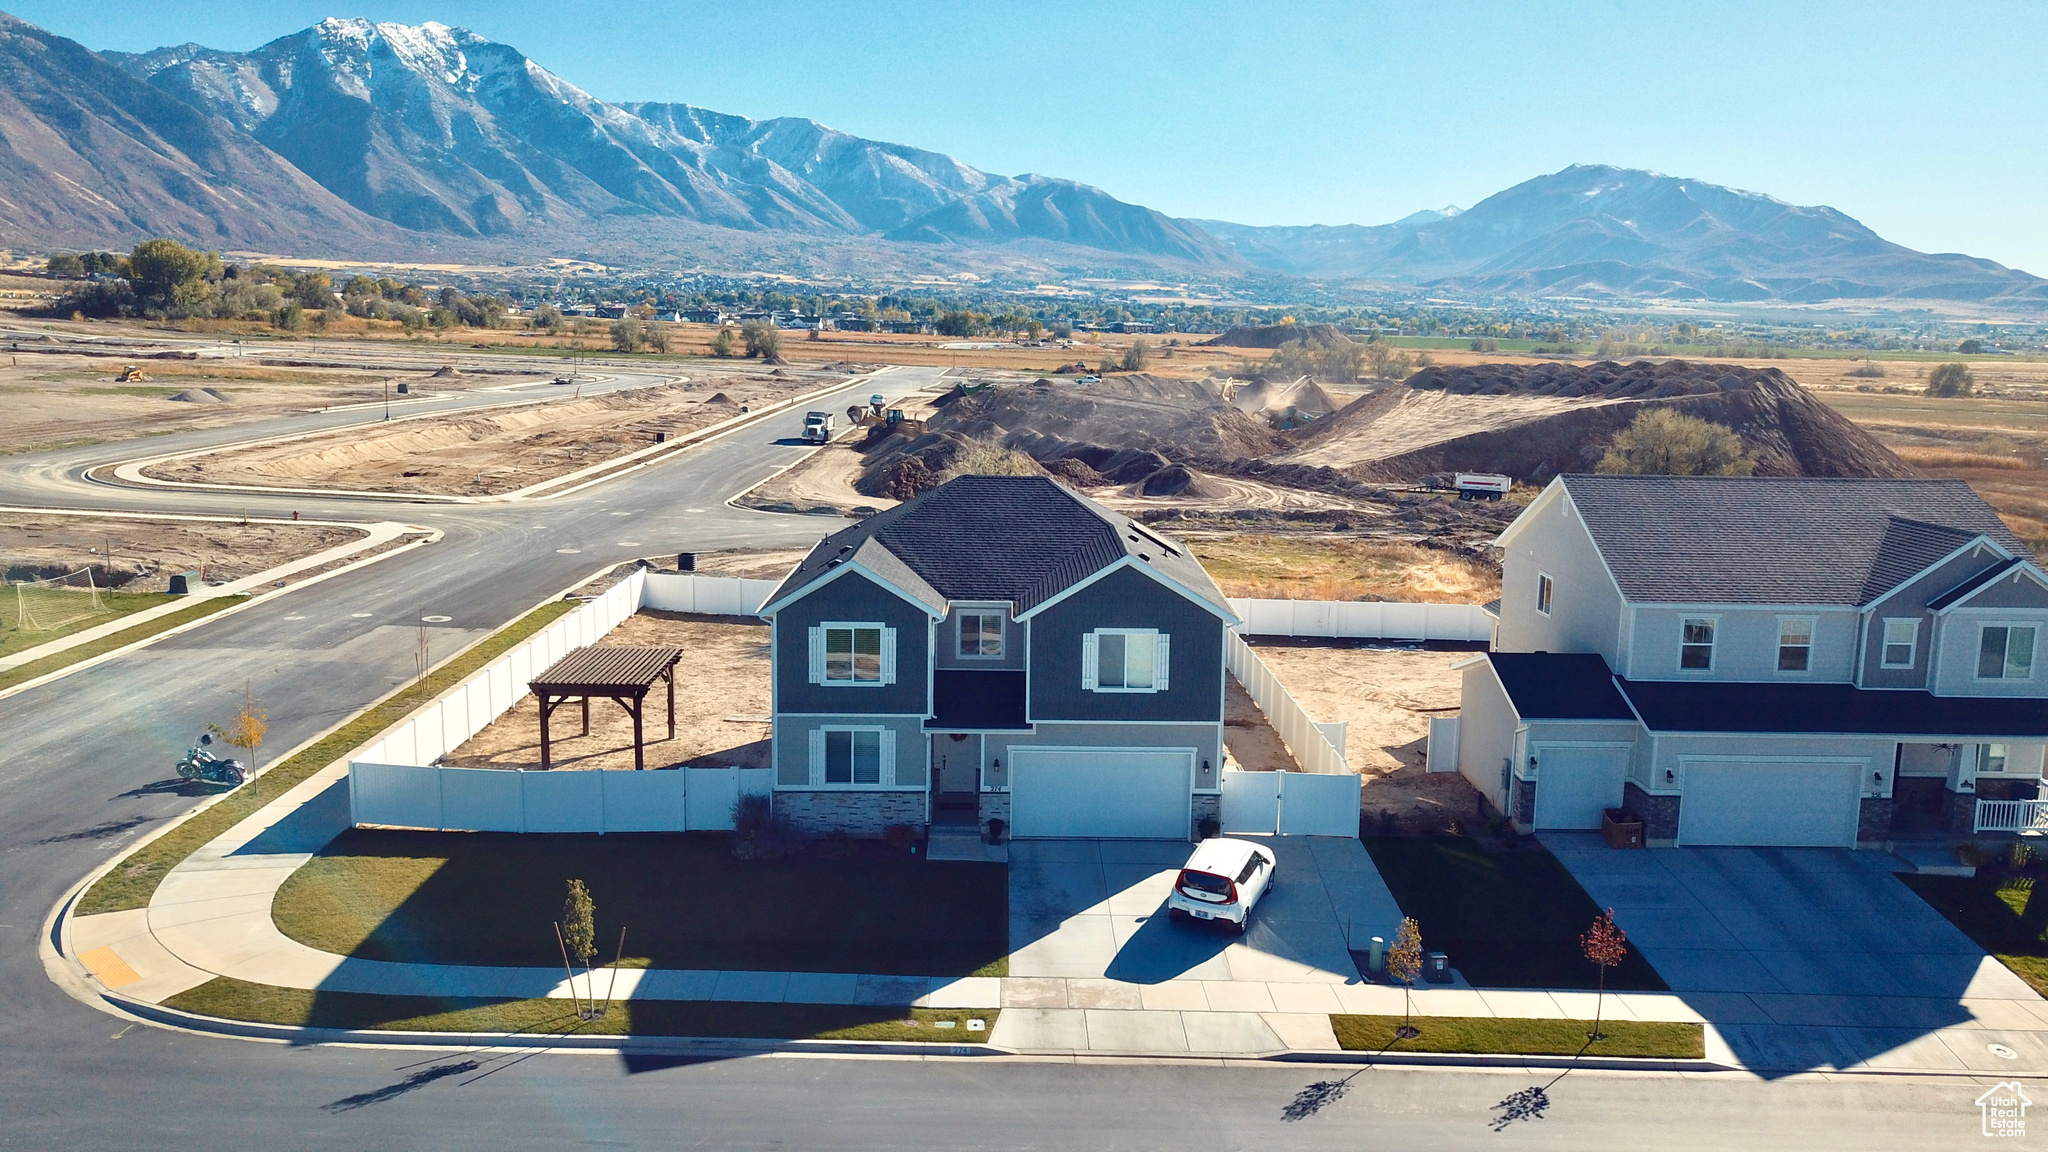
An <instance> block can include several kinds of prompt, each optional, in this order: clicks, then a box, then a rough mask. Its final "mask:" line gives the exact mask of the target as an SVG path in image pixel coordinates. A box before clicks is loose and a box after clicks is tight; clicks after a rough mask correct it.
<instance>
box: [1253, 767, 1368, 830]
mask: <svg viewBox="0 0 2048 1152" xmlns="http://www.w3.org/2000/svg"><path fill="white" fill-rule="evenodd" d="M1361 783H1362V781H1360V780H1359V778H1358V777H1356V776H1353V775H1349V774H1346V775H1342V776H1334V775H1323V776H1319V775H1315V774H1312V773H1306V772H1239V771H1237V770H1235V769H1230V770H1226V771H1225V772H1224V773H1223V821H1222V822H1223V830H1224V831H1225V832H1246V833H1252V834H1254V835H1270V836H1356V835H1358V797H1359V793H1360V785H1361Z"/></svg>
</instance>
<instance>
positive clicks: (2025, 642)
mask: <svg viewBox="0 0 2048 1152" xmlns="http://www.w3.org/2000/svg"><path fill="white" fill-rule="evenodd" d="M2034 631H2035V629H2034V626H2033V625H2032V624H1986V625H1985V626H1984V631H1983V632H1982V633H1980V634H1979V636H1978V640H1977V679H1979V680H2031V679H2033V676H2034Z"/></svg>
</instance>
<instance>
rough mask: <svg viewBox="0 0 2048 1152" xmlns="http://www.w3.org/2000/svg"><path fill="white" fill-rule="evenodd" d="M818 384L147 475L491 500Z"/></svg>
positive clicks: (187, 463)
mask: <svg viewBox="0 0 2048 1152" xmlns="http://www.w3.org/2000/svg"><path fill="white" fill-rule="evenodd" d="M819 382H820V378H817V377H812V376H808V375H798V374H796V373H790V374H788V375H785V376H779V377H778V376H772V375H757V376H747V377H738V376H734V377H719V378H718V379H716V380H713V381H702V382H699V381H694V380H693V381H690V382H688V383H683V384H666V385H661V386H658V387H653V388H637V389H633V390H632V391H628V392H612V393H606V394H605V395H602V396H592V397H587V398H583V399H562V400H556V401H551V402H547V403H540V404H529V405H522V406H519V407H514V408H503V409H497V410H494V411H489V412H478V413H475V414H471V415H449V416H440V417H429V418H425V419H419V420H408V421H404V422H402V423H396V424H392V425H388V426H386V425H377V426H373V427H370V428H353V429H349V430H346V431H340V432H333V433H328V434H325V435H320V436H313V437H308V438H306V439H302V440H290V441H286V442H284V443H280V444H267V445H261V446H258V447H253V448H243V449H238V450H235V451H231V452H216V453H212V454H209V455H206V456H198V457H191V458H184V459H179V460H167V461H165V462H163V463H162V464H158V465H155V466H152V467H151V468H149V469H148V474H149V475H152V476H156V477H158V478H160V479H166V480H189V481H199V482H204V483H211V484H268V485H286V486H289V487H295V488H346V489H367V490H370V491H383V492H432V493H438V494H442V495H450V496H482V495H491V494H496V493H500V492H510V491H512V490H514V489H517V488H524V487H526V486H527V485H529V484H536V483H539V482H540V481H542V480H547V479H551V478H553V477H556V476H561V475H564V474H566V473H569V472H573V471H576V470H577V469H579V468H585V467H588V466H589V465H592V464H596V463H600V462H602V461H604V460H608V459H610V458H612V457H614V456H621V455H624V454H626V453H628V452H632V451H636V450H638V449H641V448H646V447H650V446H651V445H653V444H654V443H655V436H656V435H657V434H660V433H667V434H668V435H670V436H674V435H678V434H680V433H683V432H689V431H694V430H695V429H698V428H703V427H707V426H709V425H712V424H716V423H718V422H719V421H721V420H729V419H731V418H733V417H735V416H739V415H741V414H742V409H743V408H745V407H746V406H749V405H760V404H765V403H770V402H772V401H775V400H779V399H782V398H784V397H787V396H789V395H792V394H794V393H796V392H799V391H802V390H804V389H807V388H815V387H817V386H818V384H819Z"/></svg>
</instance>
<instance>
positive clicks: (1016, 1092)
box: [0, 367, 1983, 1149]
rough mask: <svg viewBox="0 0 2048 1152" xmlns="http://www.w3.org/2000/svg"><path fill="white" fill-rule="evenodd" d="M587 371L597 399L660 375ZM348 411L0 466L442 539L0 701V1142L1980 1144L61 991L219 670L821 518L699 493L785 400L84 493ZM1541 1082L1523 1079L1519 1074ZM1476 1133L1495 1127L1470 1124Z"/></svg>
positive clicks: (1548, 1099)
mask: <svg viewBox="0 0 2048 1152" xmlns="http://www.w3.org/2000/svg"><path fill="white" fill-rule="evenodd" d="M677 371H678V372H680V373H682V374H688V372H689V369H688V368H687V367H682V368H679V369H677ZM607 373H608V374H613V375H615V376H616V381H615V383H612V384H611V385H610V386H618V387H626V386H633V385H634V384H635V383H639V384H644V383H649V382H653V381H656V380H659V379H664V378H666V375H667V374H666V373H665V372H661V373H656V372H652V371H640V370H636V369H629V368H618V369H607ZM938 375H939V370H937V369H917V368H898V369H892V370H890V371H888V372H885V373H883V374H882V375H880V376H878V377H876V378H874V379H872V380H869V379H860V380H856V381H853V382H851V383H849V385H848V386H847V388H846V391H845V393H844V394H843V395H841V396H835V397H831V398H829V399H826V400H821V401H819V402H818V403H817V405H816V406H817V407H820V408H825V409H828V410H833V409H837V408H843V407H844V406H845V405H846V404H847V403H850V402H852V401H853V400H856V399H857V400H864V399H865V398H866V396H867V395H868V394H869V393H871V392H875V391H880V392H883V393H884V394H885V395H890V396H895V395H900V394H903V393H906V392H909V391H913V390H915V389H917V388H921V387H925V386H928V385H931V384H933V383H935V382H936V380H937V377H938ZM378 415H381V414H380V413H379V414H378ZM346 418H356V419H361V418H365V414H364V413H361V412H357V413H353V414H337V413H326V414H302V415H298V416H293V417H288V418H286V419H283V420H277V421H270V422H267V423H264V424H260V425H240V426H236V427H233V428H227V429H213V430H208V431H204V432H193V433H183V434H179V435H175V436H166V437H156V438H151V439H150V440H149V441H147V442H146V443H145V442H137V441H130V442H126V443H118V444H103V445H96V446H89V447H83V448H73V449H64V450H56V451H51V452H46V453H40V454H36V455H31V456H18V457H8V458H5V459H0V504H6V505H16V506H24V505H25V506H41V507H64V508H94V509H111V510H121V509H126V510H138V511H158V512H163V511H173V512H191V513H211V514H220V513H240V512H243V511H247V512H250V513H253V514H257V515H265V514H289V513H290V512H291V511H294V510H296V511H299V512H300V513H302V514H304V515H308V516H318V517H324V518H335V519H362V520H378V519H396V520H405V521H409V522H414V523H421V524H429V525H432V526H434V527H438V528H440V529H442V530H443V531H444V532H445V533H446V537H445V538H444V539H443V540H442V541H441V542H440V543H438V544H434V545H431V546H428V547H424V548H420V549H416V550H414V551H411V552H408V553H405V554H403V555H399V556H395V557H393V558H392V559H389V560H386V561H383V562H380V563H377V564H373V565H370V566H368V567H366V568H363V569H360V570H357V571H353V572H350V573H347V574H345V575H343V576H340V577H337V578H334V579H331V580H328V581H326V582H324V583H321V584H319V585H317V586H314V587H311V588H308V589H306V590H304V591H295V592H290V593H288V594H285V595H281V596H277V597H276V598H274V599H271V600H268V601H265V602H262V603H259V604H257V605H255V606H252V607H251V608H249V609H247V610H245V611H241V612H238V613H235V614H233V615H230V616H228V617H226V618H224V619H221V620H217V621H214V622H211V623H208V624H206V625H204V626H202V627H200V628H197V629H194V630H192V631H190V632H186V633H183V634H181V635H179V636H176V637H173V638H171V639H168V640H166V641H164V642H162V643H159V644H157V645H155V646H152V647H149V648H145V649H143V650H141V651H138V652H135V653H132V654H129V655H127V656H124V657H121V658H118V659H115V660H112V661H108V662H106V663H103V664H100V665H97V666H95V667H93V668H90V669H87V670H85V671H82V672H79V673H77V674H75V675H72V676H69V677H66V678H63V679H61V680H58V681H56V682H54V683H51V684H47V685H44V686H42V687H40V688H37V689H34V690H31V691H28V692H24V693H21V694H18V695H15V696H13V697H10V698H7V699H5V700H0V798H4V799H0V1019H4V1021H5V1031H4V1034H0V1147H15V1146H21V1147H31V1146H33V1147H73V1148H172V1147H175V1148H180V1149H193V1148H211V1147H229V1146H235V1145H249V1146H253V1147H269V1148H329V1147H333V1148H341V1147H347V1148H352V1149H355V1148H411V1147H432V1148H443V1147H445V1148H469V1147H497V1148H504V1147H532V1146H538V1145H548V1146H581V1145H601V1146H625V1147H638V1146H655V1145H660V1146H690V1147H705V1148H721V1149H722V1148H769V1147H775V1148H792V1147H794V1148H821V1149H822V1148H841V1147H844V1148H861V1149H872V1148H896V1147H911V1148H937V1147H948V1148H950V1147H960V1148H980V1147H991V1148H993V1147H1001V1148H1176V1149H1188V1148H1243V1147H1254V1146H1260V1145H1267V1144H1280V1145H1282V1146H1286V1147H1305V1148H1319V1147H1339V1146H1342V1147H1345V1148H1358V1147H1372V1146H1391V1145H1396V1144H1399V1145H1402V1146H1407V1147H1429V1148H1453V1147H1466V1146H1486V1147H1498V1146H1502V1145H1503V1142H1510V1143H1513V1144H1515V1145H1517V1146H1538V1147H1550V1146H1565V1145H1570V1146H1573V1147H1583V1146H1585V1145H1586V1142H1587V1141H1588V1140H1589V1139H1599V1140H1604V1141H1607V1142H1608V1143H1609V1144H1610V1145H1612V1146H1651V1147H1671V1148H1683V1147H1738V1146H1741V1147H1750V1148H1755V1147H1767V1148H1776V1147H1788V1148H1789V1147H1807V1148H1812V1147H1844V1148H1846V1147H1856V1148H1891V1147H1898V1148H1907V1147H1926V1146H1928V1145H1929V1144H1930V1143H1932V1142H1933V1141H1936V1140H1942V1141H1957V1140H1973V1139H1977V1138H1978V1137H1977V1135H1976V1132H1977V1119H1976V1117H1977V1110H1976V1108H1975V1107H1974V1105H1973V1104H1972V1103H1971V1102H1972V1100H1974V1098H1975V1097H1976V1095H1977V1093H1978V1092H1980V1091H1982V1087H1983V1086H1982V1085H1977V1084H1974V1083H1973V1082H1972V1081H1969V1080H1965V1079H1874V1078H1854V1077H1852V1078H1845V1079H1842V1080H1835V1081H1829V1080H1823V1079H1820V1078H1817V1077H1816V1078H1799V1077H1795V1078H1789V1079H1785V1080H1781V1081H1778V1082H1775V1083H1769V1084H1766V1083H1761V1082H1758V1081H1756V1080H1754V1079H1753V1078H1750V1077H1747V1076H1727V1077H1707V1078H1697V1077H1680V1076H1674V1075H1643V1074H1627V1075H1622V1074H1611V1073H1591V1072H1574V1073H1571V1074H1570V1075H1568V1076H1566V1077H1564V1078H1562V1079H1561V1080H1556V1082H1555V1083H1551V1082H1552V1081H1553V1079H1554V1078H1555V1077H1556V1073H1554V1072H1546V1073H1540V1074H1532V1073H1530V1072H1527V1071H1478V1072H1472V1071H1450V1070H1398V1069H1374V1070H1369V1071H1364V1072H1362V1073H1359V1074H1358V1075H1356V1076H1355V1077H1352V1078H1351V1079H1350V1080H1348V1081H1346V1082H1344V1083H1342V1084H1338V1083H1335V1082H1336V1081H1338V1080H1341V1079H1342V1078H1343V1077H1345V1076H1347V1075H1350V1070H1338V1071H1335V1072H1332V1071H1330V1070H1327V1069H1320V1068H1311V1067H1305V1066H1271V1065H1266V1066H1246V1065H1234V1066H1228V1067H1226V1066H1222V1065H1216V1064H1181V1065H1170V1064H1108V1065H1104V1064H1089V1065H1076V1064H1063V1063H1045V1062H1011V1061H994V1060H953V1061H937V1062H930V1061H911V1060H846V1059H823V1058H809V1059H787V1058H753V1059H726V1060H703V1061H683V1060H676V1059H667V1058H659V1057H632V1058H622V1057H619V1056H603V1055H595V1054H536V1053H530V1052H522V1053H512V1054H498V1053H470V1054H447V1053H433V1052H425V1051H420V1050H416V1049H406V1050H393V1049H352V1048H336V1047H291V1046H285V1045H277V1044H265V1043H252V1042H247V1041H239V1040H230V1039H224V1038H217V1037H201V1036H193V1035H187V1034H182V1033H177V1032H171V1031H166V1030H162V1029H158V1028H153V1027H148V1026H142V1025H134V1026H131V1025H129V1024H128V1023H127V1022H125V1021H122V1020H119V1019H117V1018H115V1017H113V1016H110V1015H107V1014H105V1013H103V1012H100V1011H98V1010H96V1009H94V1008H92V1007H89V1006H87V1005H84V1004H81V1003H79V1002H78V1001H76V1000H74V999H72V998H71V997H70V996H69V995H67V994H66V993H65V992H63V991H62V990H60V989H59V988H57V987H56V986H54V985H53V984H52V983H51V982H50V980H49V978H48V977H47V976H46V974H45V972H44V970H43V966H42V963H41V962H40V960H39V959H38V956H37V947H36V945H37V939H36V936H37V933H38V931H39V930H40V928H41V925H42V923H43V921H44V918H45V916H46V915H47V914H48V912H49V910H50V909H51V907H52V905H53V904H54V903H55V901H57V900H58V899H59V898H60V897H61V896H62V895H63V893H64V892H65V891H66V890H68V889H69V888H70V887H71V886H72V885H74V884H75V883H76V882H77V881H78V879H79V878H80V877H82V876H83V875H85V874H86V873H87V872H89V871H91V870H92V869H93V868H94V867H96V866H97V865H98V864H100V863H102V862H103V861H105V860H106V859H108V858H109V857H110V855H111V854H113V853H116V852H118V851H120V850H121V849H122V848H123V847H124V846H125V845H127V844H129V843H131V842H132V840H133V839H134V838H135V837H136V836H138V835H141V834H143V833H145V832H147V831H148V830H150V829H151V828H153V827H155V826H157V825H158V824H159V823H160V822H162V821H164V820H166V819H168V818H170V817H172V816H174V815H176V814H177V813H179V812H181V811H184V810H185V809H186V808H188V807H189V806H190V805H191V804H193V803H194V802H195V800H196V799H197V797H196V795H195V794H194V793H192V792H190V791H189V790H187V789H183V788H181V787H180V786H179V782H178V781H177V780H176V778H175V776H174V775H173V773H172V772H171V761H172V760H173V758H174V757H175V756H176V755H177V753H178V752H180V751H182V750H183V748H184V747H185V746H186V744H187V743H188V742H189V741H190V740H191V738H192V737H193V736H194V735H196V733H197V732H198V730H199V729H200V728H201V727H202V726H203V724H204V723H205V722H206V721H208V720H211V719H216V718H218V717H220V716H221V715H223V714H224V713H225V712H226V711H227V709H228V706H229V702H230V701H231V700H232V699H234V698H235V697H236V696H237V694H238V693H239V692H240V690H241V689H242V687H243V685H244V684H245V683H252V684H253V685H254V687H255V689H256V691H257V693H258V694H259V695H260V696H261V697H262V698H263V699H264V700H265V702H266V703H267V704H268V706H269V709H270V718H271V724H272V727H271V736H270V739H269V741H268V742H267V743H268V746H269V747H271V748H273V749H283V748H288V747H290V746H291V745H293V744H296V743H298V742H299V741H301V740H303V739H306V738H307V737H310V736H311V735H313V734H314V733H316V732H318V731H320V730H321V729H323V728H326V727H328V726H330V725H332V724H334V723H336V722H337V721H339V720H341V719H343V718H345V717H346V716H348V715H349V714H351V713H353V712H354V711H356V710H357V709H359V708H361V707H362V706H363V705H364V704H366V703H367V702H369V701H370V700H372V699H374V698H376V697H377V696H380V695H382V694H383V693H385V692H386V691H388V690H389V689H391V688H392V687H394V686H395V685H397V684H399V683H401V682H402V681H404V680H406V679H409V678H410V677H411V675H412V674H413V671H414V668H415V657H416V649H417V637H418V624H417V622H418V620H419V618H420V617H421V616H423V615H445V616H448V617H451V620H450V622H449V623H447V624H444V625H438V626H430V627H429V635H430V641H431V645H432V647H433V649H434V651H435V653H436V658H439V656H441V655H445V654H447V653H449V652H452V651H454V649H455V648H457V647H459V646H461V645H463V644H466V643H468V642H469V641H471V640H473V639H475V638H477V637H479V636H481V635H483V634H485V633H486V632H488V631H489V630H490V629H492V628H495V627H497V626H498V625H500V624H503V623H504V622H506V621H507V620H509V619H512V618H513V617H515V616H517V615H518V614H520V613H521V612H523V611H524V610H525V609H527V608H529V607H531V606H532V605H534V604H535V603H537V602H539V601H541V600H543V599H544V598H547V597H549V596H551V595H552V594H554V593H557V592H559V591H561V590H562V589H564V588H565V587H568V586H569V585H571V584H573V583H575V582H577V581H578V580H579V579H580V578H582V577H584V576H586V575H589V574H591V573H592V572H594V571H595V570H597V569H598V568H600V567H601V566H604V565H606V564H608V563H613V562H618V561H623V560H627V559H631V558H633V557H637V556H642V555H653V554H660V553H668V552H675V551H678V550H708V549H712V548H717V547H724V546H732V545H738V544H748V545H772V544H789V545H797V544H803V543H808V542H809V541H811V540H814V539H816V538H817V537H818V536H820V535H823V534H824V533H825V532H828V531H830V530H832V529H834V528H836V527H838V526H839V525H840V524H842V523H844V522H843V521H839V520H836V519H831V518H825V517H807V516H778V515H771V514H764V513H756V512H751V511H745V510H741V509H735V508H732V507H729V506H727V505H726V504H725V503H724V501H725V500H726V499H727V498H728V497H730V496H731V495H732V494H734V493H736V492H738V491H741V490H743V489H745V488H747V487H749V486H751V485H753V484H755V483H758V482H759V481H760V480H762V479H764V478H766V477H767V476H769V475H771V474H773V472H774V471H775V470H776V469H778V468H780V467H783V466H786V465H788V464H790V463H792V462H794V461H796V460H798V459H800V458H801V457H802V455H803V453H804V452H805V451H806V449H804V448H803V447H802V445H801V444H799V443H797V442H795V435H796V432H797V429H798V427H799V426H800V424H801V420H802V413H801V411H791V412H786V413H781V414H778V415H775V416H772V417H769V418H767V419H765V420H763V421H762V422H760V423H758V424H755V425H750V426H748V427H746V428H743V429H741V430H738V431H736V432H734V433H732V434H729V435H726V436H724V437H721V438H719V439H716V440H713V441H710V442H707V443H703V444H699V445H696V446H693V447H690V448H688V449H686V450H684V451H682V452H679V453H677V454H674V455H672V456H669V457H667V458H665V459H664V460H663V461H661V462H660V463H658V464H656V465H654V466H650V467H647V468H643V469H639V470H637V471H633V472H629V473H626V474H624V475H623V476H621V477H619V478H617V479H614V480H611V481H609V482H606V483H604V484H601V485H598V486H596V487H593V488H590V489H587V490H585V491H582V492H578V493H575V494H573V495H571V496H568V497H564V498H561V499H557V500H538V501H528V502H520V503H509V504H473V505H445V504H442V505H429V504H418V503H409V502H405V501H401V500H391V501H382V500H378V501H369V500H360V499H334V498H322V497H288V498H287V497H260V496H247V497H244V496H240V495H226V494H210V493H193V492H188V491H167V490H161V489H157V490H150V489H136V488H128V487H117V486H112V485H107V484H101V483H96V482H91V481H88V480H87V479H85V474H86V473H87V472H88V471H89V470H91V469H93V468H95V467H98V466H100V465H104V464H110V463H115V462H119V461H122V460H126V459H130V458H133V457H135V456H137V455H139V454H143V453H148V454H151V455H154V454H158V453H163V452H169V451H174V450H181V449H185V448H200V447H207V446H210V445H214V444H221V443H228V442H233V441H239V440H243V439H248V438H252V437H255V436H259V435H278V434H285V433H290V432H295V431H301V430H308V429H311V428H315V427H330V426H333V423H332V421H335V420H337V419H346ZM1319 1083H1320V1084H1321V1087H1316V1086H1317V1085H1318V1084H1319ZM1546 1083H1550V1084H1551V1086H1550V1087H1549V1089H1548V1091H1547V1093H1546V1094H1544V1095H1542V1096H1540V1097H1532V1096H1529V1095H1527V1094H1526V1092H1525V1090H1527V1089H1530V1088H1532V1087H1535V1086H1538V1085H1543V1084H1546ZM1304 1093H1306V1094H1304ZM1517 1093H1523V1094H1522V1095H1519V1096H1518V1095H1516V1094H1517ZM1517 1101H1519V1106H1514V1105H1515V1102H1517ZM1496 1105H1508V1106H1505V1107H1496ZM1511 1113H1512V1114H1513V1115H1512V1116H1511V1115H1510V1114H1511ZM1290 1117H1292V1118H1290ZM1504 1117H1506V1118H1505V1119H1504ZM1516 1117H1519V1118H1516ZM1496 1124H1504V1125H1505V1126H1504V1128H1503V1129H1502V1130H1501V1131H1498V1132H1496V1131H1495V1130H1494V1126H1495V1125H1496Z"/></svg>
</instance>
